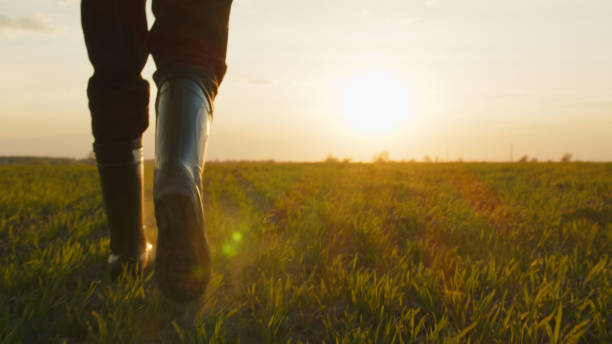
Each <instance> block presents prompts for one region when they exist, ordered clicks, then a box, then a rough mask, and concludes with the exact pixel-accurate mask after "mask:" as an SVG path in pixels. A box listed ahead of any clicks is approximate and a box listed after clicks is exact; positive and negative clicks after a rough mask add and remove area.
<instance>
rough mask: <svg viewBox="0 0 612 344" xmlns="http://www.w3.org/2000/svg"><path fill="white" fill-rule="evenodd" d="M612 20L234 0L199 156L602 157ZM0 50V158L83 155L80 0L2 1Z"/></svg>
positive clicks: (605, 153)
mask: <svg viewBox="0 0 612 344" xmlns="http://www.w3.org/2000/svg"><path fill="white" fill-rule="evenodd" d="M148 5H150V4H148ZM149 13H150V12H149ZM611 18H612V1H610V0H588V1H584V0H513V1H502V0H437V1H436V0H379V1H377V0H333V1H330V0H311V1H281V0H274V1H272V0H235V1H234V5H233V8H232V15H231V21H230V41H229V50H228V61H227V63H228V67H229V69H228V73H227V75H226V78H225V81H224V83H223V84H222V86H221V89H220V91H219V97H218V98H217V101H216V104H215V110H216V112H215V118H214V122H213V128H212V129H213V130H212V136H211V140H210V143H209V147H208V156H207V159H208V160H214V159H220V160H226V159H231V160H238V159H249V160H256V159H275V160H292V161H314V160H322V159H324V158H325V156H326V155H327V154H328V153H331V154H333V155H335V156H338V157H340V158H344V157H350V158H352V159H353V160H362V161H369V160H371V158H372V156H373V155H375V154H376V153H379V152H381V151H383V150H388V151H389V152H390V155H391V158H392V159H396V160H408V159H413V158H414V159H417V160H422V159H423V156H424V155H429V156H431V157H435V156H438V157H439V158H440V159H441V160H446V159H449V160H456V159H458V158H459V157H461V158H463V159H464V160H491V161H503V160H509V158H510V145H511V144H512V146H513V150H514V159H518V158H519V157H520V156H522V155H525V154H526V155H528V156H530V157H532V156H533V157H537V158H538V159H540V160H548V159H552V160H559V159H560V157H561V156H562V155H563V154H564V153H566V152H569V153H572V154H573V156H574V157H575V158H577V159H581V160H597V161H610V160H612V43H611V40H612V25H611V24H610V21H611ZM149 22H150V23H152V22H153V18H152V16H151V17H150V18H149ZM0 47H1V48H0V49H1V53H0V155H41V156H67V157H77V158H81V157H85V156H86V155H87V154H88V153H89V152H90V151H91V143H92V137H91V129H90V119H89V113H88V109H87V99H86V93H85V87H86V83H87V79H88V78H89V76H90V74H91V73H92V68H91V66H90V64H89V61H88V60H87V56H86V51H85V45H84V42H83V37H82V33H81V27H80V18H79V1H70V0H64V1H61V0H0ZM154 69H155V67H154V64H153V61H152V59H149V62H148V64H147V66H146V68H145V71H144V73H143V75H144V76H145V77H146V78H147V79H150V76H151V74H152V73H153V71H154ZM152 86H153V85H152ZM155 92H156V89H155V88H154V87H152V97H151V99H152V100H153V99H154V96H155ZM151 109H152V111H151V113H150V119H151V120H150V122H151V126H150V129H149V130H148V131H147V134H146V135H145V156H146V157H147V158H150V157H152V156H153V150H154V144H153V129H154V119H155V116H154V112H153V107H151Z"/></svg>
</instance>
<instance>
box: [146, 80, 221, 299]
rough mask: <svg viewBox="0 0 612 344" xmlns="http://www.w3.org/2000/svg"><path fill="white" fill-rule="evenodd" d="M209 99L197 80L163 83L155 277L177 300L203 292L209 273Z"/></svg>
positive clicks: (156, 178) (156, 188) (157, 150)
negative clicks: (205, 180) (205, 191)
mask: <svg viewBox="0 0 612 344" xmlns="http://www.w3.org/2000/svg"><path fill="white" fill-rule="evenodd" d="M208 99H209V98H208V96H207V94H206V92H205V91H204V90H203V88H202V87H201V86H200V84H199V83H198V82H197V81H196V80H195V79H190V78H186V77H174V78H169V79H166V80H165V81H164V82H162V83H161V85H160V86H159V93H158V98H157V128H156V136H155V175H154V186H153V194H154V201H155V217H156V219H157V228H158V237H157V255H156V258H155V276H156V278H157V281H158V284H159V287H160V289H161V291H162V292H163V293H164V294H165V295H166V296H168V297H169V298H171V299H173V300H175V301H179V302H186V301H191V300H194V299H196V298H198V297H199V296H201V295H202V294H203V293H204V290H205V288H206V284H207V283H208V280H209V278H210V274H211V267H210V251H209V248H208V242H207V239H206V234H205V231H204V208H203V202H202V196H203V195H202V172H203V169H204V156H205V154H206V142H207V140H208V134H209V131H210V124H211V121H212V108H211V104H210V102H209V100H208Z"/></svg>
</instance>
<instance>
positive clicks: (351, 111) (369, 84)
mask: <svg viewBox="0 0 612 344" xmlns="http://www.w3.org/2000/svg"><path fill="white" fill-rule="evenodd" d="M341 102H342V103H341V112H342V115H343V116H344V118H345V120H346V122H347V124H348V125H350V126H351V127H353V128H354V129H355V130H359V131H361V132H364V133H368V134H386V133H389V132H390V131H392V130H393V129H395V128H397V127H398V126H399V125H400V124H402V122H404V121H405V120H406V119H407V118H408V116H409V115H410V113H411V107H412V100H411V97H410V92H409V91H408V89H407V88H406V87H405V86H404V85H403V84H402V83H401V82H400V81H398V80H396V79H394V78H392V77H391V76H389V75H388V74H385V73H367V74H362V75H360V76H358V77H356V78H354V79H351V80H349V81H347V83H346V85H345V87H344V89H343V92H342V100H341Z"/></svg>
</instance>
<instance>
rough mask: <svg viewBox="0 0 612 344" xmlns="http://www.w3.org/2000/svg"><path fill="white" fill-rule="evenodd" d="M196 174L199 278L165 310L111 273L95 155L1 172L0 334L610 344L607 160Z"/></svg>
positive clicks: (238, 167) (85, 338) (156, 296)
mask: <svg viewBox="0 0 612 344" xmlns="http://www.w3.org/2000/svg"><path fill="white" fill-rule="evenodd" d="M151 179H152V167H151V166H147V168H146V185H147V190H146V192H147V195H149V199H150V194H151V189H150V188H151V184H152V182H151ZM205 180H206V187H205V189H206V211H207V213H206V219H207V230H208V235H209V238H210V242H211V244H212V252H213V257H214V264H213V270H214V276H213V279H212V281H211V283H210V285H209V288H208V291H207V293H206V297H205V298H204V300H203V304H202V305H200V306H198V307H195V306H192V307H190V308H188V309H181V308H180V307H177V306H176V305H173V304H172V303H170V302H168V301H167V300H165V299H164V298H163V297H161V295H160V293H159V291H158V290H157V289H156V287H155V282H154V278H153V277H152V275H153V271H151V270H147V271H145V272H144V273H142V274H141V275H140V276H138V277H137V278H130V277H126V276H124V277H123V278H122V279H121V280H120V281H118V282H116V283H111V282H110V280H109V277H108V274H107V273H106V270H105V262H106V259H107V256H108V254H109V252H108V243H109V239H108V234H107V232H108V229H107V224H106V220H105V216H104V211H103V206H102V200H101V196H100V192H99V184H98V181H97V174H96V170H95V167H94V166H79V165H73V166H47V167H45V166H2V167H0V259H1V261H0V308H1V309H2V312H1V313H0V342H3V343H4V342H8V343H12V342H24V343H31V342H64V341H66V342H103V343H124V342H135V343H143V342H144V343H148V342H186V343H192V342H199V343H209V342H211V343H224V342H227V343H235V342H241V343H274V342H278V343H285V342H292V343H298V342H310V343H320V342H323V341H324V342H326V343H368V342H370V343H411V342H448V343H467V342H472V343H509V342H512V343H549V342H551V343H571V342H582V343H610V342H612V257H611V253H612V245H611V244H612V221H611V220H612V164H611V163H605V164H594V163H568V164H560V163H538V164H479V163H457V164H419V163H388V164H342V163H319V164H283V163H236V164H232V163H222V164H208V165H207V168H206V173H205ZM146 213H147V226H148V228H147V231H148V234H149V238H150V240H151V241H152V242H155V231H156V230H155V221H154V218H153V216H152V204H151V203H150V201H148V202H147V204H146Z"/></svg>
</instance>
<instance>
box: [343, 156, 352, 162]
mask: <svg viewBox="0 0 612 344" xmlns="http://www.w3.org/2000/svg"><path fill="white" fill-rule="evenodd" d="M351 161H353V159H352V158H351V157H348V156H347V157H345V158H344V159H342V163H343V164H350V163H351Z"/></svg>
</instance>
